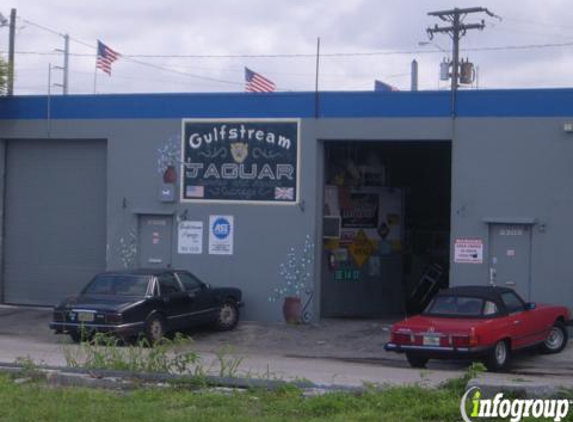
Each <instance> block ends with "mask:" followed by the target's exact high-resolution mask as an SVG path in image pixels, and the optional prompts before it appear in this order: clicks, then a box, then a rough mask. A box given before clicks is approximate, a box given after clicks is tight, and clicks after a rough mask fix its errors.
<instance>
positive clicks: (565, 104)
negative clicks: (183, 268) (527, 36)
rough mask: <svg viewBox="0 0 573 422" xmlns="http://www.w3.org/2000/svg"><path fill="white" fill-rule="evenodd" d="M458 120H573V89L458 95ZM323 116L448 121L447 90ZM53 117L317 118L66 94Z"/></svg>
mask: <svg viewBox="0 0 573 422" xmlns="http://www.w3.org/2000/svg"><path fill="white" fill-rule="evenodd" d="M457 96H458V98H457V107H458V109H457V115H458V116H459V117H558V116H573V89H538V90H480V91H477V90H473V91H463V90H462V91H458V94H457ZM319 100H320V101H319V115H320V117H338V118H345V117H346V118H350V117H448V116H450V115H451V109H450V107H451V97H450V93H449V92H448V91H418V92H408V91H402V92H371V91H370V92H322V93H320V95H319ZM49 108H50V115H51V118H52V119H150V118H159V119H165V118H175V119H179V118H183V117H199V118H225V117H268V118H272V117H301V118H312V117H315V94H314V93H313V92H297V93H270V94H247V93H223V94H219V93H212V94H113V95H69V96H66V97H64V96H52V97H51V98H50V105H49ZM47 114H48V97H46V96H20V97H19V96H15V97H4V98H1V99H0V119H45V118H46V117H47Z"/></svg>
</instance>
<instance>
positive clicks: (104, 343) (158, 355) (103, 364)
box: [64, 333, 200, 374]
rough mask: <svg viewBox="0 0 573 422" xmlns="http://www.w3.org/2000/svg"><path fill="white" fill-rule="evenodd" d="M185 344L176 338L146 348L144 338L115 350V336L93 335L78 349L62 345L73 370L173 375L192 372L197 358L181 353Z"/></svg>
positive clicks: (118, 342)
mask: <svg viewBox="0 0 573 422" xmlns="http://www.w3.org/2000/svg"><path fill="white" fill-rule="evenodd" d="M188 344H189V339H188V338H186V337H184V336H181V335H177V336H176V337H175V338H174V339H173V340H167V339H164V340H162V341H160V342H157V343H156V344H154V346H153V347H149V346H150V345H149V343H148V342H147V340H145V339H141V340H139V341H138V342H137V344H135V345H129V346H126V347H119V346H120V340H119V339H118V338H117V337H116V336H113V335H110V334H104V333H96V334H95V335H94V336H93V337H92V338H91V340H90V341H89V342H83V343H81V344H80V345H79V347H69V346H65V347H64V357H65V359H66V364H67V366H69V367H73V368H78V367H80V368H86V369H108V370H118V371H131V372H165V373H175V374H181V373H185V372H188V371H191V372H196V368H197V366H199V365H200V358H199V355H198V354H197V353H195V352H193V351H186V350H185V346H187V345H188ZM194 369H195V371H194Z"/></svg>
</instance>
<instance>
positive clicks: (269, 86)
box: [245, 67, 276, 92]
mask: <svg viewBox="0 0 573 422" xmlns="http://www.w3.org/2000/svg"><path fill="white" fill-rule="evenodd" d="M275 88H276V86H275V83H274V82H273V81H271V80H270V79H267V78H265V77H264V76H263V75H261V74H259V73H257V72H255V71H252V70H251V69H249V68H248V67H245V91H247V92H273V91H274V90H275Z"/></svg>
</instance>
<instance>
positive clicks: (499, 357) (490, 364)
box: [485, 340, 510, 372]
mask: <svg viewBox="0 0 573 422" xmlns="http://www.w3.org/2000/svg"><path fill="white" fill-rule="evenodd" d="M509 353H510V351H509V342H508V341H506V340H500V341H498V342H497V343H496V344H495V346H494V348H493V349H492V350H491V352H490V353H489V356H488V357H487V359H486V361H485V366H486V367H487V369H489V370H490V371H493V372H495V371H502V370H503V369H505V368H506V367H507V364H508V362H509Z"/></svg>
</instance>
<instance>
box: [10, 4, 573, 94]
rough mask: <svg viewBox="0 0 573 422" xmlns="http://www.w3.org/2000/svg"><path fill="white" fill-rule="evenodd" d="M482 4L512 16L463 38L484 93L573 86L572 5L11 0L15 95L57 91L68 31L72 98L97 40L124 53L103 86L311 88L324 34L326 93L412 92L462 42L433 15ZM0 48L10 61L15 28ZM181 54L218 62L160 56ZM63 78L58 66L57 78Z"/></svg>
mask: <svg viewBox="0 0 573 422" xmlns="http://www.w3.org/2000/svg"><path fill="white" fill-rule="evenodd" d="M474 6H481V7H487V8H488V9H489V10H491V11H492V12H493V13H495V14H496V15H498V16H500V17H501V20H499V19H496V18H492V17H489V16H487V15H485V14H472V15H469V16H468V17H467V18H466V21H465V22H466V23H478V22H480V21H481V19H485V23H486V29H485V30H484V31H477V30H474V31H468V33H467V34H466V36H465V37H464V38H463V39H462V42H461V47H462V57H464V58H465V57H468V58H469V59H470V61H471V62H473V63H474V64H475V65H476V66H477V68H478V84H479V88H480V89H488V88H546V87H570V86H573V68H572V65H573V8H572V7H570V6H571V0H568V1H566V0H544V1H541V0H520V1H516V0H483V1H469V0H458V1H442V0H402V1H389V0H242V1H237V0H235V1H233V0H208V1H207V0H186V1H183V0H163V1H160V2H157V1H153V2H151V1H148V0H138V1H133V0H123V1H118V0H115V1H111V0H97V1H89V2H87V1H81V0H74V1H72V0H50V1H46V0H7V1H4V2H2V6H1V7H2V9H0V12H1V13H2V14H3V15H4V16H6V17H7V16H9V14H10V8H16V9H17V12H18V17H19V19H18V21H17V31H16V82H15V93H16V94H45V93H46V92H47V90H48V69H49V66H50V63H51V65H52V66H61V65H62V64H63V56H62V54H61V53H59V52H57V51H55V50H56V49H62V48H63V38H62V37H61V36H60V35H58V34H57V33H61V34H69V35H70V37H71V38H72V41H71V43H70V52H71V54H72V55H71V57H70V85H69V90H70V93H93V92H94V69H95V51H96V50H95V46H96V40H97V39H100V40H102V41H103V42H104V43H106V44H107V45H108V46H109V47H111V48H113V49H115V50H116V51H117V52H119V53H121V54H122V55H123V57H122V58H120V59H119V60H118V61H117V62H115V63H114V64H113V66H112V76H111V77H109V76H108V75H106V74H104V73H102V72H101V71H100V72H98V74H97V79H96V82H97V83H96V85H97V92H98V93H115V92H130V93H131V92H222V91H234V92H240V91H243V90H244V67H245V66H248V67H249V68H251V69H253V70H255V71H257V72H259V73H261V74H263V75H264V76H266V77H268V78H269V79H271V80H273V81H274V82H275V83H276V85H277V89H278V90H281V91H309V90H313V89H314V84H315V60H316V59H315V57H313V55H314V54H315V53H316V44H317V38H318V37H320V39H321V53H322V54H323V55H322V56H321V59H320V78H319V85H320V89H321V90H372V89H373V84H374V80H375V79H379V80H382V81H384V82H386V83H389V84H391V85H394V86H396V87H397V88H399V89H401V90H408V89H410V64H411V62H412V60H413V59H416V60H417V61H418V63H419V88H420V89H423V90H435V89H445V88H447V85H448V83H447V82H440V81H439V77H438V76H439V69H438V68H439V63H440V61H442V59H443V58H444V57H445V56H449V54H448V53H443V52H441V51H440V49H443V50H447V51H450V50H451V40H450V38H449V37H448V36H447V35H441V34H438V35H436V36H435V38H434V40H433V43H434V44H428V45H422V46H421V45H419V42H421V41H428V38H427V35H426V28H427V27H428V26H433V25H434V24H436V23H438V24H440V25H442V24H443V22H440V21H439V20H438V19H437V18H434V17H430V16H428V15H427V13H428V12H431V11H437V10H448V9H451V8H453V7H460V8H462V7H474ZM40 26H42V27H45V28H40ZM49 30H53V31H55V32H56V33H53V32H50V31H49ZM0 43H1V44H0V51H2V54H3V55H4V57H6V54H7V46H8V28H7V27H3V28H0ZM559 44H566V45H561V46H556V45H559ZM464 50H465V51H464ZM352 53H375V54H368V55H353V54H352ZM293 54H294V55H297V54H298V55H302V56H299V57H288V55H293ZM334 54H339V55H337V56H336V55H335V56H333V55H334ZM340 54H341V55H340ZM145 55H146V56H151V57H143V56H145ZM170 55H171V56H178V55H179V56H206V55H212V56H218V57H157V56H170ZM253 55H278V56H279V57H249V56H253ZM153 56H155V57H153ZM221 56H223V57H221ZM224 56H227V57H224ZM228 56H243V57H228ZM245 56H246V57H245ZM281 56H282V57H281ZM285 56H287V57H285ZM61 77H62V74H61V70H58V69H53V70H52V83H60V82H61ZM473 88H475V84H474V86H473ZM59 92H61V89H60V88H58V87H57V86H53V87H52V93H54V94H57V93H59Z"/></svg>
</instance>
